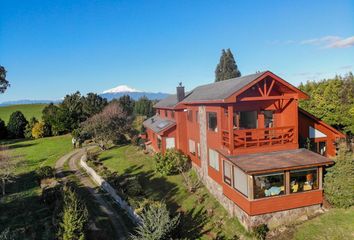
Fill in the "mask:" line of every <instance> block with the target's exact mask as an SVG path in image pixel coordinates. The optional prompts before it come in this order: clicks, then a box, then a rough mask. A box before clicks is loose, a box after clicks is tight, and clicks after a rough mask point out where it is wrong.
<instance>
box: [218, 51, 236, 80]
mask: <svg viewBox="0 0 354 240" xmlns="http://www.w3.org/2000/svg"><path fill="white" fill-rule="evenodd" d="M240 76H241V72H240V71H239V70H238V67H237V65H236V61H235V59H234V56H233V54H232V52H231V50H230V49H227V50H226V51H225V49H223V50H222V52H221V57H220V62H219V63H218V65H217V66H216V70H215V82H219V81H223V80H227V79H231V78H236V77H240Z"/></svg>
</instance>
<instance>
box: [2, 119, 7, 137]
mask: <svg viewBox="0 0 354 240" xmlns="http://www.w3.org/2000/svg"><path fill="white" fill-rule="evenodd" d="M6 137H7V129H6V126H5V122H4V121H3V120H2V119H1V118H0V139H5V138H6Z"/></svg>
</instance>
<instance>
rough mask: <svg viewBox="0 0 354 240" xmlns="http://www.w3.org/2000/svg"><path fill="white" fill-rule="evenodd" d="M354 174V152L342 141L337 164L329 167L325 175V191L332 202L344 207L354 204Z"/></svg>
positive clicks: (336, 205)
mask: <svg viewBox="0 0 354 240" xmlns="http://www.w3.org/2000/svg"><path fill="white" fill-rule="evenodd" d="M353 176H354V153H353V151H352V150H351V149H350V148H349V147H348V146H347V145H346V144H345V143H342V144H340V148H339V151H338V156H337V158H336V160H335V165H334V166H332V167H330V168H328V169H327V174H326V175H325V177H324V192H325V196H326V199H327V200H328V202H329V203H330V204H332V205H334V206H335V207H342V208H348V207H350V206H353V205H354V190H353V189H354V177H353Z"/></svg>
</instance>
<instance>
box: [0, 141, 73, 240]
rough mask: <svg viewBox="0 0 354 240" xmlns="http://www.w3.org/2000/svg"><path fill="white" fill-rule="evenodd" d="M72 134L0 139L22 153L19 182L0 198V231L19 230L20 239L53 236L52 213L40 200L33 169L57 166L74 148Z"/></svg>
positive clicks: (13, 149) (14, 150) (9, 187)
mask: <svg viewBox="0 0 354 240" xmlns="http://www.w3.org/2000/svg"><path fill="white" fill-rule="evenodd" d="M70 139H71V137H70V135H65V136H58V137H50V138H43V139H37V140H13V141H6V142H4V141H3V142H1V144H6V145H8V147H9V149H10V152H11V154H13V155H16V156H20V158H21V162H22V165H21V166H20V167H18V169H17V170H16V174H17V175H16V179H15V180H16V181H15V182H14V183H10V184H8V187H7V195H6V196H5V197H1V198H0V213H1V214H0V232H1V231H3V230H4V229H5V228H6V227H11V229H12V230H13V229H17V230H18V231H19V232H20V236H21V237H20V239H52V238H53V231H52V229H51V227H50V225H51V224H50V223H51V221H52V219H51V216H52V212H51V211H50V210H49V209H48V208H47V207H46V205H44V204H43V203H42V202H41V201H40V194H41V190H40V188H39V186H38V183H37V181H36V179H35V175H34V173H33V171H34V170H35V169H36V168H37V167H39V166H44V165H48V166H54V163H55V161H56V160H57V159H58V158H60V157H61V156H63V155H64V154H65V153H67V152H69V151H70V150H71V141H70Z"/></svg>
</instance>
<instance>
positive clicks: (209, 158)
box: [208, 148, 220, 172]
mask: <svg viewBox="0 0 354 240" xmlns="http://www.w3.org/2000/svg"><path fill="white" fill-rule="evenodd" d="M211 151H212V152H214V153H216V163H217V166H214V164H213V165H212V164H211V157H210V156H211V154H210V153H211ZM213 160H214V159H213ZM208 165H209V167H211V168H213V169H214V170H215V171H218V172H219V171H220V156H219V153H218V152H217V151H216V150H214V149H211V148H209V150H208Z"/></svg>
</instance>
